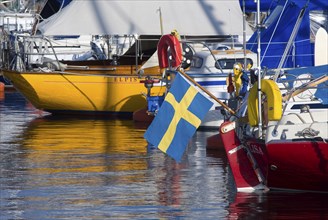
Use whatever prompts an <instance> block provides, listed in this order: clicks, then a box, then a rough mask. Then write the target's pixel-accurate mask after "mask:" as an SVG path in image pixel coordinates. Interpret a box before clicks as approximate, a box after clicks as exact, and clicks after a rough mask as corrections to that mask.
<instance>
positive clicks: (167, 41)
mask: <svg viewBox="0 0 328 220" xmlns="http://www.w3.org/2000/svg"><path fill="white" fill-rule="evenodd" d="M169 47H170V51H171V55H172V60H171V65H172V67H178V66H179V65H180V64H181V62H182V49H181V45H180V42H179V39H178V38H177V37H176V36H175V35H172V34H166V35H163V36H162V37H161V38H160V39H159V42H158V44H157V55H158V63H159V67H160V68H167V67H169V59H168V54H167V49H168V48H169Z"/></svg>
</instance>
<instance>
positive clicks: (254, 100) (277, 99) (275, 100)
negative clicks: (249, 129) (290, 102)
mask: <svg viewBox="0 0 328 220" xmlns="http://www.w3.org/2000/svg"><path fill="white" fill-rule="evenodd" d="M257 86H258V82H256V83H255V84H254V85H253V87H252V88H251V89H250V91H249V96H248V121H249V124H250V125H251V126H256V125H257V124H258V111H259V110H258V95H257ZM261 91H262V92H263V93H265V95H266V96H267V106H268V108H267V111H268V112H267V117H268V120H269V121H278V120H280V119H281V116H282V96H281V91H280V89H279V87H278V85H277V84H276V83H275V82H274V81H273V80H269V79H263V80H261Z"/></svg>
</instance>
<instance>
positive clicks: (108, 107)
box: [3, 70, 165, 114]
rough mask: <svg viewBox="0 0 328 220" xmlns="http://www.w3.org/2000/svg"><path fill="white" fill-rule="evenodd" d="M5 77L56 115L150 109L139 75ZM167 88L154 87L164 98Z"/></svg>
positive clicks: (20, 74)
mask: <svg viewBox="0 0 328 220" xmlns="http://www.w3.org/2000/svg"><path fill="white" fill-rule="evenodd" d="M3 74H4V76H5V77H6V78H8V79H9V80H10V81H11V83H12V84H13V85H14V86H15V88H16V89H17V90H19V91H20V92H21V93H22V94H23V95H24V96H25V97H26V99H27V100H28V101H30V102H31V103H32V104H33V105H34V106H35V107H36V108H38V109H41V110H45V111H48V112H53V113H89V114H90V113H91V114H98V113H106V114H107V113H113V114H124V113H133V112H134V111H136V110H138V109H140V108H144V107H145V106H146V98H145V95H143V94H146V93H147V89H146V88H145V87H144V84H143V83H141V82H140V80H142V79H141V78H139V77H138V75H136V74H125V75H124V74H120V75H119V74H110V75H109V74H101V75H100V74H98V75H97V74H94V73H93V74H90V73H83V71H81V72H79V73H76V74H72V73H69V74H68V73H63V72H62V73H58V72H50V73H44V72H16V71H8V70H4V71H3ZM163 92H165V87H154V88H153V89H152V93H153V94H156V95H158V94H162V93H163Z"/></svg>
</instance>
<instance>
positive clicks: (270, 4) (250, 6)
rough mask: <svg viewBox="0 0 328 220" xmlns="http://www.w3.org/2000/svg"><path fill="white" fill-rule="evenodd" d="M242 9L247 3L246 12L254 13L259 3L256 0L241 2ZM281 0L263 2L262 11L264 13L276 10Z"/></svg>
mask: <svg viewBox="0 0 328 220" xmlns="http://www.w3.org/2000/svg"><path fill="white" fill-rule="evenodd" d="M239 2H240V5H241V7H242V8H243V3H245V12H254V11H256V10H257V2H256V1H254V0H239ZM278 2H279V0H261V4H260V5H261V7H260V10H261V11H263V12H267V11H270V10H272V9H274V8H275V7H276V6H277V4H278Z"/></svg>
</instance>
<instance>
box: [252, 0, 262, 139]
mask: <svg viewBox="0 0 328 220" xmlns="http://www.w3.org/2000/svg"><path fill="white" fill-rule="evenodd" d="M254 1H255V2H256V3H257V5H256V6H257V8H256V11H257V16H256V23H257V25H256V27H257V82H258V83H257V85H258V86H257V95H258V129H259V132H258V135H259V137H261V136H262V105H261V104H262V92H261V17H260V0H254Z"/></svg>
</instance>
